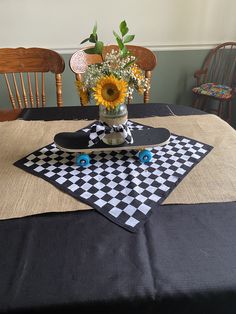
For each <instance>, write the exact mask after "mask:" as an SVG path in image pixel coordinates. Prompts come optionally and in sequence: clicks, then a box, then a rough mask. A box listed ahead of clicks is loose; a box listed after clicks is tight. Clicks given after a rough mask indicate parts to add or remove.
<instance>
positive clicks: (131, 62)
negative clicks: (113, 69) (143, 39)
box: [124, 60, 135, 68]
mask: <svg viewBox="0 0 236 314" xmlns="http://www.w3.org/2000/svg"><path fill="white" fill-rule="evenodd" d="M133 63H135V60H131V61H129V62H127V63H126V65H125V66H124V68H127V67H129V66H130V65H131V64H133Z"/></svg>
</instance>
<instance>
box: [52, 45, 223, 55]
mask: <svg viewBox="0 0 236 314" xmlns="http://www.w3.org/2000/svg"><path fill="white" fill-rule="evenodd" d="M136 45H137V46H142V47H145V48H148V49H150V50H151V51H185V50H210V49H212V48H215V47H216V46H218V45H219V43H218V42H217V43H203V44H198V43H195V44H189V43H183V44H153V43H136ZM79 48H80V47H68V48H51V49H52V50H54V51H56V52H57V53H59V54H69V55H71V54H73V53H75V52H76V51H77V50H78V49H79Z"/></svg>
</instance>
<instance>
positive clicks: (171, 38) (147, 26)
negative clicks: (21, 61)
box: [0, 0, 236, 52]
mask: <svg viewBox="0 0 236 314" xmlns="http://www.w3.org/2000/svg"><path fill="white" fill-rule="evenodd" d="M235 12H236V1H235V0H224V2H222V0H145V1H140V0H119V1H117V0H116V1H112V0H99V1H97V0H90V1H84V0H83V1H81V0H0V47H17V46H25V47H27V46H43V47H48V48H53V49H59V52H63V50H64V52H71V51H72V50H73V49H76V48H78V47H79V43H80V41H81V40H82V39H84V38H85V37H86V36H87V35H88V34H89V33H90V32H91V30H92V27H93V25H94V22H95V21H97V23H98V33H99V34H100V36H101V39H102V40H103V41H104V42H105V43H111V42H114V38H113V35H112V30H113V29H115V30H118V25H119V22H120V21H121V20H122V19H125V20H126V21H127V23H128V26H129V28H130V32H131V33H134V34H135V35H136V38H135V41H134V44H140V45H144V46H147V47H151V48H152V49H154V50H161V49H164V50H165V49H166V50H168V49H171V50H172V49H173V50H178V49H198V48H210V46H211V45H213V46H214V45H215V44H217V43H220V42H224V41H228V40H236V16H235Z"/></svg>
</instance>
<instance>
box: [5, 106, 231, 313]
mask: <svg viewBox="0 0 236 314" xmlns="http://www.w3.org/2000/svg"><path fill="white" fill-rule="evenodd" d="M128 115H129V119H130V120H131V121H136V122H138V123H140V122H141V123H144V124H145V123H146V124H148V123H149V122H150V125H152V126H156V123H159V124H160V125H161V126H165V127H167V128H168V129H169V130H170V132H171V133H175V134H176V133H178V134H179V133H180V131H179V130H181V134H179V135H181V136H186V138H190V137H191V138H194V140H198V141H200V142H204V144H206V145H208V146H209V147H211V149H209V152H208V153H207V155H206V156H205V157H204V159H203V160H202V161H200V162H199V163H197V164H196V166H194V168H193V169H191V171H190V172H189V173H188V175H186V176H185V177H183V178H182V179H181V182H179V184H178V186H173V190H171V192H170V193H169V194H168V195H167V197H166V198H165V200H164V199H163V201H162V202H157V203H156V206H155V208H153V209H152V213H151V216H150V217H148V219H147V220H146V221H145V223H144V224H143V225H142V226H141V227H140V228H139V229H138V230H137V231H136V232H130V231H129V230H126V229H124V228H122V227H121V226H120V225H117V224H116V223H113V222H112V221H111V220H110V219H107V218H106V217H104V215H102V214H101V213H100V212H99V211H98V210H96V209H93V208H89V207H88V204H86V202H85V203H83V202H80V207H79V208H78V209H77V207H76V204H77V203H76V202H78V200H76V199H75V198H73V196H71V195H68V194H67V195H66V196H65V197H67V199H68V204H69V201H70V199H73V210H72V209H71V208H72V207H69V208H68V211H67V210H65V209H63V210H60V207H61V206H62V207H63V206H64V205H65V204H63V202H64V201H61V200H64V198H63V197H64V194H65V191H62V190H61V189H60V188H59V189H58V186H53V185H52V184H51V183H49V182H47V181H45V180H44V179H43V178H42V177H35V176H34V175H33V174H32V172H31V173H30V172H26V171H24V169H20V168H18V167H16V166H15V165H14V164H13V162H12V161H14V162H17V160H18V159H19V158H21V159H22V158H24V157H25V155H24V153H23V152H26V151H25V150H24V142H23V140H22V141H21V139H20V135H19V138H17V133H16V134H13V133H14V126H18V125H21V126H22V127H24V126H25V125H30V130H32V132H29V133H28V135H26V134H24V132H22V133H20V134H21V136H22V134H24V136H25V139H26V140H25V145H26V144H27V149H28V150H27V154H30V153H32V152H33V151H34V150H35V149H36V148H39V149H40V147H41V146H40V145H41V143H44V142H43V139H44V137H46V136H47V134H46V133H47V132H46V131H45V130H46V129H45V130H44V129H43V128H44V127H46V126H47V127H48V128H50V132H51V130H52V128H53V126H54V124H53V123H57V124H55V132H57V131H58V128H60V125H61V126H62V129H63V130H65V129H66V127H67V126H68V128H69V126H70V127H71V128H76V123H78V125H79V122H81V121H82V124H83V125H84V126H85V125H86V124H88V125H89V124H90V123H92V122H94V121H96V120H97V119H98V107H97V106H85V107H81V106H64V107H61V108H58V107H46V108H25V109H19V110H15V111H5V110H0V121H1V122H0V131H1V130H2V134H1V142H0V151H1V153H0V163H1V159H2V165H3V164H4V165H7V167H9V173H14V174H16V175H17V176H14V177H13V175H12V177H11V178H8V179H7V180H8V181H7V182H8V183H7V184H6V182H5V180H6V179H4V178H5V177H4V175H0V190H1V198H0V199H1V201H0V212H1V207H4V208H5V211H4V215H2V216H1V215H0V313H28V312H29V313H34V312H35V313H45V312H47V311H48V312H50V313H61V312H63V313H64V312H65V313H89V312H90V313H98V312H99V313H129V314H131V313H135V314H138V313H145V314H149V313H164V314H167V313H171V314H172V313H173V314H178V313H180V314H185V313H186V314H190V313H191V314H194V313H196V314H204V313H207V314H210V313H214V314H218V313H222V314H231V313H232V314H235V313H236V190H234V187H235V186H236V185H235V184H236V183H235V179H234V177H235V178H236V164H232V161H230V160H228V159H229V157H228V156H232V158H234V155H235V156H236V135H235V130H233V128H232V127H230V126H229V125H228V124H227V123H226V122H224V121H223V120H221V119H220V118H218V117H216V116H214V115H209V114H207V113H205V112H203V111H200V110H198V109H195V108H192V107H190V106H181V105H174V104H165V103H149V104H142V103H140V104H130V105H129V106H128ZM153 119H154V120H153ZM207 119H209V120H207ZM151 121H154V122H153V124H151ZM208 121H209V122H208ZM17 123H18V124H17ZM71 123H72V124H71ZM214 123H215V125H213V124H214ZM34 125H35V130H34ZM1 126H2V128H1ZM36 126H37V130H36ZM157 126H158V125H157ZM175 126H178V128H177V127H176V128H175ZM218 126H219V128H218ZM220 127H222V130H223V131H221V130H220ZM214 128H215V129H214ZM28 129H29V128H28ZM28 129H27V130H28ZM190 129H192V131H191V132H192V133H190ZM196 129H197V131H196ZM10 130H11V131H10ZM214 130H215V131H214ZM52 132H53V131H52ZM214 132H215V133H214ZM224 132H226V133H227V132H228V133H227V134H228V135H227V140H228V142H227V143H232V147H231V148H230V149H229V150H227V147H228V146H224V137H223V136H224ZM10 133H11V135H12V134H13V135H12V136H14V141H13V140H12V141H10V142H9V143H10V144H9V143H6V142H7V141H8V138H12V137H11V135H10ZM226 133H225V134H226ZM37 134H38V136H39V137H40V139H41V141H42V142H37V137H36V136H37ZM50 134H51V133H50ZM214 134H216V135H214ZM33 136H34V140H32V144H29V143H31V139H32V137H33ZM50 136H51V135H50ZM214 136H215V138H214ZM221 136H222V137H221ZM225 137H226V135H225ZM219 138H220V139H221V140H220V142H218V141H217V140H218V139H219ZM27 139H28V140H27ZM208 139H209V140H208ZM47 141H48V139H47V140H46V141H45V145H46V144H49V143H50V141H49V142H47ZM26 142H27V143H26ZM51 142H53V137H51ZM29 145H32V149H31V146H29ZM227 145H228V144H227ZM38 146H39V147H38ZM208 146H207V147H208ZM29 147H30V148H29ZM223 147H224V148H223ZM221 148H222V149H221ZM217 149H218V150H217ZM6 150H7V151H8V153H6V154H5V153H4V152H5V151H6ZM17 151H18V152H19V153H17ZM226 151H227V152H226ZM217 152H219V156H220V157H219V156H218V153H217ZM231 153H232V154H231ZM27 154H26V155H27ZM214 154H215V155H217V156H215V158H218V159H216V160H217V161H216V162H215V164H214V165H212V169H211V170H209V169H208V168H209V167H210V163H211V162H210V161H211V160H213V159H210V158H213V155H214ZM224 154H225V155H224ZM226 154H230V155H226ZM7 156H8V157H7ZM7 158H11V162H8V161H7ZM230 158H231V157H230ZM219 160H220V162H221V166H222V167H223V166H224V164H225V167H226V169H227V170H226V172H227V173H226V175H225V176H226V177H224V178H222V181H221V176H222V174H223V173H224V171H223V170H221V169H220V167H219ZM232 160H233V159H232ZM3 162H4V163H3ZM207 162H209V163H207ZM227 162H229V165H228V164H227ZM203 165H205V167H206V168H205V170H204V169H201V168H202V167H203ZM0 167H3V166H0ZM4 167H5V166H4ZM2 171H4V169H2ZM11 171H12V172H11ZM0 173H1V172H0ZM200 174H201V176H203V177H204V174H206V175H205V177H204V180H207V183H206V184H205V185H204V182H203V179H202V178H201V177H200ZM234 175H235V176H234ZM227 176H230V177H227ZM22 177H24V178H25V180H31V179H32V178H33V179H35V180H36V181H29V182H31V183H30V184H28V186H27V187H26V186H24V187H22V186H23V183H22V182H23V181H21V179H22ZM191 178H192V179H191ZM24 182H28V181H24ZM32 182H33V183H32ZM24 184H26V183H24ZM36 184H39V186H40V187H41V186H42V189H43V188H44V190H43V192H42V190H40V189H41V188H40V189H39V188H37V187H36ZM211 184H212V185H211ZM211 186H214V190H213V188H211ZM34 187H35V188H34ZM230 187H233V188H232V191H231V192H230V191H228V190H229V189H230ZM30 189H34V190H33V191H34V194H33V193H31V194H30V195H29V194H27V190H30ZM207 189H208V190H207ZM49 190H50V194H49V195H50V196H48V195H47V191H49ZM206 190H207V192H205V191H206ZM185 191H186V195H190V194H191V193H192V194H191V195H193V197H190V196H188V198H187V196H186V195H185ZM196 191H201V192H199V194H201V195H197V193H196ZM5 195H7V197H5ZM212 195H214V196H212ZM171 197H172V199H170V198H171ZM67 199H66V200H67ZM13 200H14V203H13ZM168 200H169V201H168ZM80 201H81V200H80ZM13 204H14V210H13V209H12V208H13ZM42 204H43V205H42ZM66 204H67V203H66ZM90 205H91V204H90ZM26 206H28V207H29V208H30V211H28V210H29V209H28V207H27V208H26ZM40 206H41V207H43V208H41V209H42V210H41V212H38V213H35V212H33V207H35V208H36V207H40ZM66 206H67V205H65V206H64V207H66ZM68 206H69V205H68ZM64 207H63V208H64ZM31 209H32V211H31ZM16 211H17V213H18V214H15V213H16ZM27 211H28V212H27ZM27 213H28V214H27Z"/></svg>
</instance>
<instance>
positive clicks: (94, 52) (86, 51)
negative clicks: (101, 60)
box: [84, 47, 96, 55]
mask: <svg viewBox="0 0 236 314" xmlns="http://www.w3.org/2000/svg"><path fill="white" fill-rule="evenodd" d="M84 52H85V53H87V54H89V55H93V54H96V51H95V47H93V48H88V49H85V50H84Z"/></svg>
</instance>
